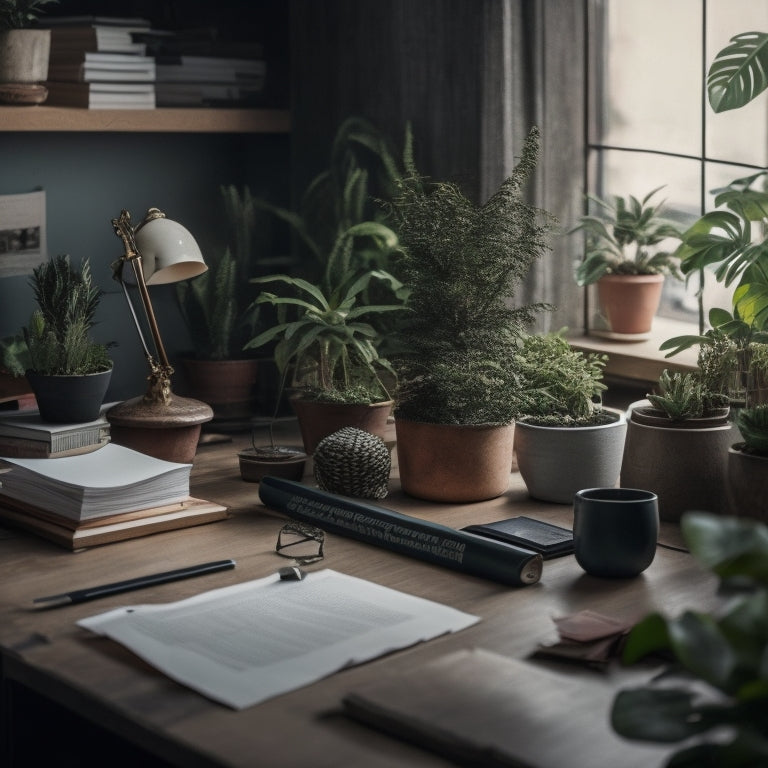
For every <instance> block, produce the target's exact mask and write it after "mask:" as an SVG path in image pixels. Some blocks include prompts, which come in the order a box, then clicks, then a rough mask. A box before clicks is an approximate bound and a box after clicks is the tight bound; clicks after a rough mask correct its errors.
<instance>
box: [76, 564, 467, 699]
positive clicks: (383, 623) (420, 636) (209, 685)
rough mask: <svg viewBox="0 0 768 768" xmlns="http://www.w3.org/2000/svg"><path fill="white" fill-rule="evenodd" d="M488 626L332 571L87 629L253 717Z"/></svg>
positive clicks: (121, 616) (105, 617)
mask: <svg viewBox="0 0 768 768" xmlns="http://www.w3.org/2000/svg"><path fill="white" fill-rule="evenodd" d="M479 620H480V619H479V618H478V617H477V616H471V615H469V614H466V613H463V612H461V611H457V610H456V609H454V608H451V607H449V606H446V605H442V604H440V603H435V602H432V601H430V600H424V599H423V598H419V597H414V596H413V595H408V594H405V593H403V592H398V591H396V590H393V589H389V588H388V587H383V586H381V585H379V584H374V583H373V582H370V581H366V580H364V579H359V578H356V577H353V576H347V575H345V574H342V573H338V572H336V571H333V570H328V569H326V570H322V571H316V572H314V573H310V574H308V575H307V576H306V578H304V579H303V580H302V581H281V580H280V578H279V577H278V576H277V575H275V576H269V577H267V578H264V579H258V580H256V581H249V582H245V583H244V584H237V585H235V586H232V587H225V588H223V589H217V590H213V591H210V592H204V593H203V594H201V595H197V596H196V597H191V598H188V599H186V600H181V601H179V602H176V603H167V604H162V605H137V606H130V607H124V608H118V609H116V610H113V611H109V612H107V613H103V614H99V615H97V616H92V617H90V618H86V619H82V620H81V621H79V622H78V625H79V626H81V627H85V628H86V629H89V630H91V631H92V632H95V633H97V634H100V635H106V636H107V637H110V638H112V639H113V640H116V641H117V642H119V643H122V644H123V645H124V646H126V647H127V648H129V649H130V650H131V651H133V652H134V653H135V654H137V655H138V656H140V657H141V658H143V659H144V660H145V661H147V662H148V663H149V664H151V665H152V666H154V667H156V668H157V669H159V670H160V671H162V672H163V673H165V674H166V675H168V676H169V677H171V678H173V679H174V680H176V681H178V682H180V683H183V684H185V685H187V686H189V687H190V688H193V689H194V690H196V691H198V692H200V693H202V694H204V695H205V696H208V697H209V698H211V699H213V700H214V701H218V702H220V703H222V704H226V705H227V706H230V707H232V708H233V709H243V708H245V707H249V706H251V705H253V704H258V703H260V702H262V701H265V700H266V699H269V698H271V697H273V696H277V695H279V694H281V693H286V692H288V691H292V690H295V689H297V688H300V687H302V686H304V685H308V684H310V683H313V682H315V681H316V680H320V679H321V678H323V677H326V676H327V675H330V674H332V673H333V672H336V671H338V670H340V669H343V668H344V667H348V666H352V665H354V664H360V663H362V662H364V661H369V660H371V659H374V658H376V657H377V656H381V655H383V654H385V653H388V652H390V651H394V650H398V649H400V648H405V647H407V646H410V645H414V644H415V643H418V642H422V641H425V640H430V639H432V638H433V637H438V636H439V635H443V634H445V633H447V632H458V631H459V630H461V629H464V628H466V627H469V626H471V625H472V624H475V623H476V622H478V621H479Z"/></svg>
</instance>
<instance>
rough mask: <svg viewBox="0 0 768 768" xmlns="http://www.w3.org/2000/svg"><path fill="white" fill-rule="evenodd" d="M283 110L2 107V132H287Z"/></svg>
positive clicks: (286, 121)
mask: <svg viewBox="0 0 768 768" xmlns="http://www.w3.org/2000/svg"><path fill="white" fill-rule="evenodd" d="M290 127H291V118H290V113H289V112H288V110H282V109H218V108H210V109H165V108H160V109H77V108H66V107H46V106H24V107H22V106H13V107H0V131H81V132H83V131H94V132H96V131H102V132H103V131H107V132H119V131H127V132H131V133H134V132H142V131H143V132H147V133H162V132H177V133H288V132H289V131H290Z"/></svg>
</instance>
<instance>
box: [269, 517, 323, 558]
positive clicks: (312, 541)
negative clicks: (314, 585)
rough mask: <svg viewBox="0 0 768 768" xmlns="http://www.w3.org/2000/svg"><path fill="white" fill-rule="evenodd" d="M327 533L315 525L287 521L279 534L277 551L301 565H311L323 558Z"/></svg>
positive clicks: (281, 555)
mask: <svg viewBox="0 0 768 768" xmlns="http://www.w3.org/2000/svg"><path fill="white" fill-rule="evenodd" d="M324 541H325V533H324V532H323V531H321V530H320V529H319V528H315V527H314V526H313V525H305V524H304V523H287V524H286V525H284V526H283V527H282V528H281V529H280V533H278V534H277V544H276V545H275V552H277V554H278V555H280V557H290V558H291V559H292V560H295V561H296V562H297V563H299V565H310V563H316V562H317V561H318V560H322V559H323V542H324Z"/></svg>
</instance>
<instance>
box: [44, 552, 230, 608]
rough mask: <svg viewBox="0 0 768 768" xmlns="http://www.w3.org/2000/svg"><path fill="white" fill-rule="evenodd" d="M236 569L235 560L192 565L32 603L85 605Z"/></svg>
mask: <svg viewBox="0 0 768 768" xmlns="http://www.w3.org/2000/svg"><path fill="white" fill-rule="evenodd" d="M234 567H235V561H234V560H216V561H214V562H212V563H201V564H200V565H191V566H189V567H188V568H177V569H176V570H175V571H165V572H164V573H154V574H151V575H149V576H139V577H138V578H135V579H127V580H126V581H116V582H113V583H112V584H102V585H101V586H99V587H88V588H86V589H76V590H74V591H72V592H64V593H62V594H60V595H50V596H48V597H36V598H35V599H34V600H33V601H32V602H33V603H41V604H44V605H45V607H47V608H52V607H54V606H57V605H71V604H73V603H84V602H85V601H86V600H95V599H96V598H98V597H106V596H107V595H117V594H120V593H121V592H130V591H131V590H134V589H143V588H144V587H152V586H154V585H155V584H165V583H166V582H168V581H179V580H180V579H188V578H189V577H190V576H201V575H202V574H204V573H215V572H216V571H224V570H226V569H228V568H234Z"/></svg>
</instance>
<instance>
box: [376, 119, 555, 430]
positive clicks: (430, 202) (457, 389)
mask: <svg viewBox="0 0 768 768" xmlns="http://www.w3.org/2000/svg"><path fill="white" fill-rule="evenodd" d="M538 155H539V132H538V130H537V129H536V128H534V129H532V130H531V132H530V133H529V135H528V137H527V139H526V141H525V144H524V146H523V152H522V155H521V158H520V161H519V163H518V165H517V166H516V167H515V169H514V170H513V172H512V174H511V176H510V177H509V178H508V179H507V180H506V181H505V182H504V183H503V184H502V185H501V187H500V188H499V190H498V191H497V192H496V193H495V194H494V195H492V196H491V198H490V199H489V200H488V201H487V202H486V203H485V204H483V205H476V204H474V203H473V202H471V201H470V200H468V199H467V198H466V197H465V196H464V194H463V193H462V192H461V190H460V189H459V188H458V186H456V185H455V184H450V183H442V182H438V183H428V182H427V181H426V180H424V179H423V178H422V177H421V176H420V175H419V174H418V172H417V171H416V168H415V167H414V165H413V163H412V161H410V162H409V164H408V166H407V168H406V171H407V173H406V176H405V177H404V178H403V179H402V180H401V182H400V183H399V185H398V190H399V191H398V193H397V194H396V195H395V197H394V198H393V199H392V201H391V202H390V204H389V205H388V210H389V212H390V215H391V218H392V226H393V229H394V230H395V231H396V232H397V234H398V236H399V238H400V241H401V249H402V256H401V258H400V259H399V260H398V269H399V270H401V271H402V275H403V278H402V279H403V282H404V283H405V285H406V287H407V288H408V290H409V291H410V293H409V297H408V300H407V310H408V311H407V313H406V315H404V317H403V328H402V329H401V331H400V333H399V335H398V336H399V340H400V343H401V347H402V352H401V353H400V354H398V355H397V356H393V362H394V364H395V369H396V371H397V376H398V386H397V391H396V403H395V413H396V415H399V416H401V417H405V418H407V419H410V420H413V421H426V422H432V423H441V424H508V423H510V422H511V421H512V420H513V419H514V418H515V416H516V415H517V413H518V412H519V392H520V388H521V385H520V374H519V370H518V366H517V363H516V358H515V352H516V350H517V341H518V339H519V338H520V337H521V336H522V335H523V333H524V329H525V327H526V325H528V324H529V323H530V322H532V320H533V318H534V316H535V314H536V312H537V311H539V310H542V309H544V308H545V307H546V305H544V304H535V305H529V306H521V307H514V306H510V299H511V297H512V296H513V295H514V291H515V289H516V287H517V286H518V284H519V283H520V281H521V280H522V279H523V277H524V276H525V275H526V274H527V272H528V270H529V268H530V266H531V264H532V263H533V262H534V261H535V260H536V259H538V258H539V257H540V256H541V255H542V254H543V253H544V252H545V251H546V249H547V243H546V232H547V228H548V225H549V223H550V219H549V217H548V215H547V214H546V213H545V212H543V211H539V210H537V209H535V208H533V207H532V206H530V205H529V204H528V203H527V202H526V201H525V198H524V194H523V186H524V184H525V182H526V180H527V179H528V178H529V176H530V175H531V174H532V173H533V171H534V168H535V166H536V162H537V160H538ZM399 274H400V273H399V272H398V275H399Z"/></svg>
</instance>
